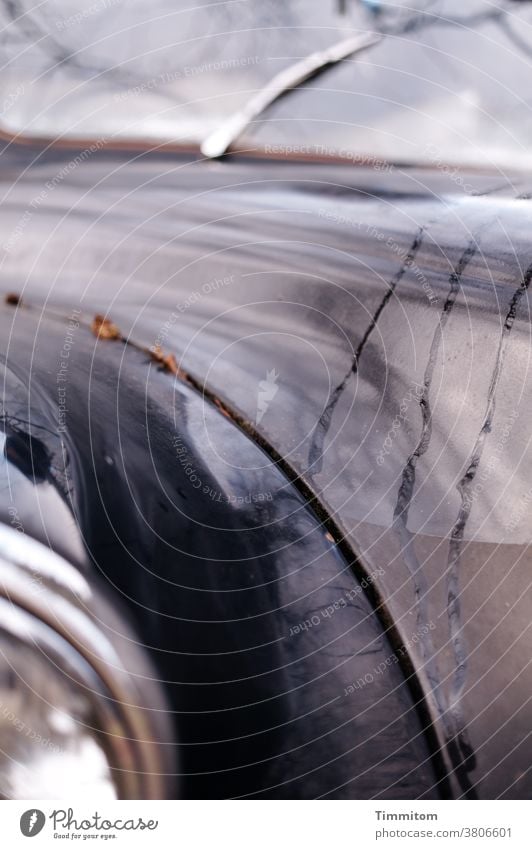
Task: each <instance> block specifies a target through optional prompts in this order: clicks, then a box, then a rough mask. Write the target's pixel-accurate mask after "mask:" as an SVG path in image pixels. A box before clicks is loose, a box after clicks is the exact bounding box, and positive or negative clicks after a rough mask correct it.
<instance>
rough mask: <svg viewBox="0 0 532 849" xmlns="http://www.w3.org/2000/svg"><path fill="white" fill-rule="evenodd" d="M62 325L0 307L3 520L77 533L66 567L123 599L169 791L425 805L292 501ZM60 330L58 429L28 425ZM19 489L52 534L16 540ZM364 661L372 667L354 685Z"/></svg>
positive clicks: (126, 350)
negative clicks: (82, 554)
mask: <svg viewBox="0 0 532 849" xmlns="http://www.w3.org/2000/svg"><path fill="white" fill-rule="evenodd" d="M69 328H71V322H69V320H68V317H67V318H66V319H61V318H58V317H56V318H50V317H43V316H41V315H40V314H39V310H35V309H30V308H26V307H20V308H18V309H17V311H16V313H15V312H14V311H13V309H12V308H11V307H4V308H3V309H2V313H1V315H0V335H1V338H2V339H3V340H8V339H9V338H11V341H10V342H9V344H8V348H9V350H8V352H7V356H6V359H7V365H6V367H5V377H4V422H5V425H4V426H5V427H6V429H7V427H8V424H7V422H9V428H10V429H11V430H10V433H11V434H16V439H17V447H18V451H17V454H16V457H15V456H14V455H13V452H12V451H7V450H6V451H4V455H3V456H4V464H3V474H4V476H5V478H6V480H11V479H14V481H16V482H17V486H13V487H12V488H11V493H10V494H9V487H6V488H5V489H4V490H3V493H2V498H1V500H0V509H1V510H2V513H3V516H2V518H3V519H4V521H6V522H9V521H10V520H12V517H13V516H14V515H15V516H17V520H18V518H19V517H20V522H21V527H22V530H27V531H28V533H31V534H33V535H35V536H38V537H40V538H41V539H43V541H46V542H47V543H48V544H49V545H51V546H52V547H54V548H56V547H58V548H64V543H63V537H64V534H63V530H62V528H64V530H65V531H66V536H67V538H69V540H70V543H69V544H70V545H72V540H71V539H70V536H71V532H70V529H71V528H72V527H77V528H78V535H79V540H78V541H79V542H81V541H83V543H84V545H85V546H86V549H87V556H86V558H81V559H80V562H79V568H80V569H82V570H83V571H84V573H85V574H86V575H87V576H88V577H89V579H90V575H91V574H93V572H94V574H96V575H98V577H100V576H101V577H103V579H104V580H105V582H107V584H108V589H109V595H110V598H111V599H112V597H113V594H114V593H117V599H119V600H120V604H121V606H122V607H123V606H124V604H125V605H126V606H127V607H129V610H130V615H131V618H132V620H133V622H134V623H135V624H136V632H137V634H138V640H139V642H140V643H141V644H144V645H146V646H147V648H148V650H149V651H150V653H151V655H152V658H153V660H154V661H155V663H156V666H157V668H158V670H159V674H160V678H161V680H162V681H163V682H164V684H165V687H166V689H167V692H168V695H169V698H170V700H171V704H172V709H173V716H174V721H175V727H176V736H177V737H178V740H179V742H180V744H181V745H180V760H181V762H182V765H183V766H182V777H181V780H180V782H179V783H180V785H181V786H182V789H183V793H184V794H185V795H186V796H188V797H190V796H192V797H207V798H217V797H227V796H231V797H232V796H273V797H275V798H286V797H288V798H314V797H316V796H331V797H333V798H352V797H354V796H355V797H366V796H372V797H373V796H379V797H383V798H386V797H388V798H390V797H394V798H395V797H401V798H412V797H418V796H424V797H425V798H431V797H435V796H439V795H440V790H439V788H438V786H437V784H436V777H435V772H434V770H433V768H432V766H431V761H430V753H429V749H428V747H427V744H426V741H425V736H424V734H423V731H422V728H421V725H420V722H419V716H418V713H417V712H416V709H415V707H414V705H413V702H412V698H411V694H410V692H409V688H408V686H407V684H406V682H405V680H404V677H403V674H402V672H401V670H400V668H399V666H398V665H397V662H396V661H395V659H394V655H393V651H392V647H391V646H390V643H389V641H388V639H387V638H386V635H385V634H384V632H383V630H382V628H381V627H380V625H379V621H378V618H377V617H376V616H375V615H374V613H373V612H372V610H371V606H370V604H369V602H368V600H367V598H366V596H365V593H364V588H363V587H361V586H360V584H359V583H358V582H357V580H356V579H355V577H354V575H353V572H352V570H351V569H350V566H349V564H348V563H346V561H345V559H344V558H343V557H342V555H341V554H340V552H339V551H338V550H337V547H336V546H335V544H334V543H333V542H332V539H331V538H330V537H329V535H328V534H327V533H326V530H325V529H324V527H323V526H322V525H321V524H320V522H319V521H318V520H317V519H316V517H315V516H314V515H313V513H312V511H311V510H309V509H308V507H307V506H306V505H305V503H304V501H303V499H302V498H301V496H300V495H299V494H298V492H297V490H295V489H294V487H293V486H292V485H291V484H290V483H289V482H288V481H287V480H286V478H285V477H284V476H283V474H282V473H281V472H280V471H279V470H278V469H277V468H276V466H275V464H272V463H271V461H270V460H269V458H268V457H267V456H266V455H265V454H264V453H263V452H262V451H261V450H260V449H259V448H258V447H257V446H256V445H254V443H253V442H252V441H251V440H250V439H248V437H247V436H245V435H244V434H242V433H241V431H240V430H239V429H238V428H237V427H236V426H235V424H233V423H232V422H231V421H228V420H227V419H226V418H225V417H224V416H222V415H221V414H220V412H219V411H218V410H216V409H215V408H214V406H212V405H211V404H210V403H208V402H204V401H203V400H202V399H201V397H200V396H199V395H198V393H197V392H195V391H194V390H192V389H190V388H188V387H187V386H184V385H182V384H181V382H177V383H175V381H174V378H173V377H172V375H169V374H167V373H164V372H161V371H159V370H158V369H157V367H156V366H155V365H154V364H153V363H150V359H149V357H148V356H146V355H145V354H143V353H142V352H139V351H137V350H134V349H133V348H131V347H129V346H124V345H123V344H122V343H121V342H118V341H115V342H112V341H104V340H98V341H97V340H96V339H95V338H94V337H93V336H92V334H91V333H90V331H89V330H88V329H87V328H86V327H84V326H83V325H80V326H79V327H77V328H76V329H75V331H71V330H69ZM69 333H71V334H72V343H71V347H70V349H69V350H70V354H69V358H68V360H69V363H68V384H67V389H66V398H67V404H66V405H67V406H68V412H67V417H66V421H67V425H66V428H65V429H64V430H62V431H61V432H60V434H59V435H57V433H54V424H53V420H52V419H53V415H52V417H51V419H50V420H48V422H47V424H44V423H43V422H44V419H45V416H46V411H48V412H50V411H51V410H52V409H53V405H54V403H55V401H56V394H57V373H58V363H59V364H60V362H61V354H60V352H61V351H62V349H63V346H64V339H65V336H66V335H68V334H69ZM14 369H15V370H16V372H17V374H16V377H14V375H13V370H14ZM22 387H24V391H23V390H22ZM23 395H24V402H23V400H22V398H23ZM43 411H45V412H44V413H43ZM30 423H31V424H30ZM55 431H57V426H56V427H55ZM9 438H11V439H13V436H10V437H9ZM217 449H219V450H217ZM35 458H42V462H41V464H40V466H39V468H38V469H37V467H36V462H35ZM191 469H192V470H193V471H192V472H191V471H190V470H191ZM20 475H23V476H24V480H25V484H24V485H23V486H22V485H21V482H20V479H19V476H20ZM49 490H52V491H53V492H54V495H55V499H56V504H55V506H54V504H52V503H51V501H50V494H49ZM28 497H30V498H31V504H32V506H33V510H34V511H36V512H39V513H43V514H45V515H46V516H47V515H48V514H49V513H51V514H52V515H53V516H55V522H54V523H53V524H50V523H46V525H45V524H43V525H42V527H38V526H37V525H33V526H32V527H31V530H30V529H29V528H26V527H25V526H24V524H23V522H24V521H25V517H26V513H25V512H24V510H25V507H26V505H27V504H28ZM72 516H73V517H75V522H73V521H72ZM66 517H68V519H67V518H66ZM342 600H343V603H340V602H341V601H342ZM335 604H336V607H335ZM329 608H330V609H329ZM322 611H323V612H322ZM102 624H103V625H104V626H106V625H109V623H102ZM112 625H114V623H111V626H112ZM379 665H381V666H382V668H383V669H385V670H386V673H387V674H386V675H384V674H380V675H377V676H374V680H371V681H369V683H368V684H366V685H365V686H364V688H363V689H360V688H359V687H357V688H355V687H354V686H353V685H354V684H355V682H356V681H357V680H360V679H361V678H363V676H365V675H368V674H371V671H372V670H373V669H374V668H376V667H377V666H379ZM372 678H373V676H372ZM166 745H167V744H166Z"/></svg>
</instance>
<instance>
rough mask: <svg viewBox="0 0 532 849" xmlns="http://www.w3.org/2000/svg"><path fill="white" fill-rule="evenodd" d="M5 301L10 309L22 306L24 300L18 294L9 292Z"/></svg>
mask: <svg viewBox="0 0 532 849" xmlns="http://www.w3.org/2000/svg"><path fill="white" fill-rule="evenodd" d="M4 300H5V302H6V304H9V306H10V307H18V306H22V298H21V297H20V295H17V293H16V292H8V293H7V295H6V296H5V298H4Z"/></svg>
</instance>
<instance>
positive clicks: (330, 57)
mask: <svg viewBox="0 0 532 849" xmlns="http://www.w3.org/2000/svg"><path fill="white" fill-rule="evenodd" d="M381 39H382V35H380V34H376V33H371V34H368V33H364V34H363V35H355V36H352V37H351V38H346V39H344V40H343V41H339V42H337V43H336V44H333V45H332V46H331V47H328V48H327V49H326V50H319V51H317V52H316V53H311V54H310V56H307V57H306V58H305V59H300V60H299V61H298V62H296V63H295V64H294V65H290V67H289V68H285V69H284V70H283V71H280V72H279V73H278V74H276V75H275V77H274V78H273V79H272V80H270V82H269V83H266V85H265V86H264V88H262V89H260V91H258V92H257V94H254V95H253V97H252V98H251V99H250V100H248V102H247V103H246V104H245V106H243V107H242V109H239V110H238V112H235V114H234V115H232V116H231V117H230V118H228V119H227V121H224V122H223V123H222V124H221V126H220V127H218V129H216V130H214V132H213V133H210V135H208V136H207V138H206V139H205V140H204V141H203V143H202V145H201V152H202V154H203V155H204V156H205V157H207V158H208V159H215V158H216V157H218V156H223V155H224V153H227V151H228V150H229V148H230V147H231V145H232V144H234V143H235V141H236V140H237V139H238V137H239V136H240V135H241V134H242V133H243V132H244V130H245V129H246V127H248V126H249V124H250V123H251V122H252V121H253V120H254V119H255V118H257V117H258V116H259V115H260V114H261V113H262V112H264V110H265V109H267V108H268V106H270V105H271V104H272V103H273V102H274V101H275V100H278V98H280V97H282V95H283V94H286V93H287V92H288V91H290V90H291V89H293V88H296V86H298V85H300V84H301V83H303V82H305V81H306V80H309V79H311V78H312V77H315V76H317V75H318V74H321V73H322V72H323V71H324V70H326V69H327V68H329V67H330V66H331V65H334V64H336V63H337V62H340V61H341V60H342V59H347V57H348V56H352V55H353V54H354V53H361V52H362V51H363V50H366V49H367V48H368V47H372V46H373V45H374V44H377V43H378V42H379V41H381Z"/></svg>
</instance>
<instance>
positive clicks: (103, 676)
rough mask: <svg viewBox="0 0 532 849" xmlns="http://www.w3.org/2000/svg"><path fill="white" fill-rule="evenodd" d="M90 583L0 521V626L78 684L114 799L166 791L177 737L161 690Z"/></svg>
mask: <svg viewBox="0 0 532 849" xmlns="http://www.w3.org/2000/svg"><path fill="white" fill-rule="evenodd" d="M96 584H97V580H96V578H94V579H93V578H91V579H90V580H88V579H87V578H86V577H85V576H84V575H82V574H81V572H80V571H79V570H78V569H76V568H75V567H74V566H72V565H71V564H70V563H68V562H67V561H66V560H65V559H64V558H62V557H61V556H60V555H57V554H56V553H55V552H54V551H52V550H51V549H49V548H47V547H46V546H44V545H43V544H42V543H40V542H38V541H36V540H34V539H32V538H30V537H27V536H25V535H22V534H21V533H20V532H18V531H16V530H14V529H13V528H10V527H8V526H7V525H3V524H0V611H1V612H0V623H1V624H0V633H1V632H3V633H4V634H5V635H6V637H7V638H8V639H10V640H12V641H19V643H20V642H22V644H24V645H26V646H31V647H32V648H33V650H34V651H35V652H37V653H38V654H39V655H40V657H41V659H44V660H45V662H46V663H48V664H49V663H52V664H53V665H55V668H56V669H57V670H59V671H60V673H61V675H65V674H66V675H67V676H68V678H69V680H70V681H71V682H72V684H73V685H74V686H75V687H78V688H80V690H81V691H83V693H84V695H85V697H86V698H87V699H88V701H89V702H90V704H91V706H92V707H93V709H94V715H95V716H96V717H97V718H98V727H97V729H91V730H92V731H93V732H95V733H98V735H99V738H100V740H101V744H102V748H103V750H104V752H105V755H106V758H107V761H108V764H109V769H110V772H111V775H112V780H113V785H114V786H115V788H116V791H117V796H118V798H122V799H164V798H172V797H173V796H174V795H175V787H174V781H175V774H176V772H177V770H176V765H175V741H174V739H173V734H172V726H171V723H170V717H169V708H168V705H167V703H166V700H165V696H164V692H163V690H162V688H161V686H160V685H159V682H158V680H157V677H156V674H155V673H154V671H153V668H152V666H151V664H150V661H149V659H148V657H147V652H146V651H145V650H144V648H143V647H142V646H140V645H139V644H138V642H137V641H136V639H135V635H134V632H133V631H132V630H131V628H129V626H128V625H127V624H126V622H125V621H124V617H123V616H121V615H120V614H119V613H118V612H117V610H116V606H115V604H111V602H110V600H109V599H108V598H106V595H105V593H103V592H102V591H101V590H100V589H99V588H96ZM4 662H6V661H4Z"/></svg>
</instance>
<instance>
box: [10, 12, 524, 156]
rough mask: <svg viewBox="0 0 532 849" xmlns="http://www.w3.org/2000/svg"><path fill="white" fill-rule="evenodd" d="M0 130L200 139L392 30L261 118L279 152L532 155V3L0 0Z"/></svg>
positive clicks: (258, 142)
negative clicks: (307, 68) (324, 58)
mask: <svg viewBox="0 0 532 849" xmlns="http://www.w3.org/2000/svg"><path fill="white" fill-rule="evenodd" d="M0 24H1V36H2V38H1V41H0V51H1V55H2V76H1V82H0V86H1V92H0V111H1V127H2V128H3V129H4V130H6V131H7V132H9V133H15V134H23V135H24V136H39V137H42V136H44V137H50V138H53V139H57V138H59V139H65V138H69V137H70V138H72V137H75V138H80V137H83V138H87V137H90V138H98V139H101V140H102V141H117V140H125V139H133V140H138V139H146V140H148V141H149V142H160V141H162V142H172V143H179V144H186V143H191V142H192V143H195V144H200V143H201V142H202V141H203V140H204V139H205V138H206V137H207V136H208V135H209V134H211V133H212V132H213V131H214V130H216V129H217V128H218V127H219V126H220V124H221V123H222V122H224V121H227V120H228V119H230V118H231V116H232V115H233V114H234V113H235V112H238V110H241V109H242V108H243V107H244V106H245V105H246V103H247V102H248V101H249V100H250V99H251V98H252V97H253V96H254V95H256V93H257V92H258V91H259V90H260V89H261V88H262V87H264V86H266V85H267V84H268V82H269V81H270V80H272V78H274V77H275V75H277V74H279V72H280V71H282V70H284V69H287V68H289V67H290V66H291V65H293V64H294V63H296V62H298V61H299V60H301V59H302V58H303V57H305V56H307V55H308V54H310V53H312V52H315V51H317V50H324V49H326V48H328V47H330V46H331V45H333V44H335V43H336V42H338V41H339V40H341V39H345V38H349V37H352V36H355V35H358V34H362V33H375V32H377V33H381V34H382V35H383V37H382V38H381V39H380V40H378V41H377V40H376V43H375V44H374V45H373V46H372V47H370V48H369V49H368V50H365V51H364V52H363V53H361V54H360V55H353V56H351V57H350V58H347V59H345V60H343V61H342V62H340V63H339V64H337V65H333V66H331V67H329V68H328V70H327V71H326V72H325V73H323V74H322V75H320V76H319V78H317V79H311V80H308V81H306V82H303V83H301V85H300V86H298V87H297V88H295V89H292V90H290V91H289V92H288V93H287V94H286V95H285V96H284V97H282V98H280V99H279V100H278V101H276V102H275V103H273V104H272V105H271V106H269V107H268V108H267V109H265V110H264V112H263V113H261V114H260V115H258V116H256V117H255V118H254V119H253V120H252V121H251V122H250V123H249V125H248V126H247V127H246V128H245V129H244V130H243V132H242V133H241V135H240V137H239V138H238V143H237V147H240V148H243V149H246V150H250V149H251V150H257V151H259V152H260V151H262V152H266V153H268V154H270V155H273V154H276V155H280V156H282V155H287V154H301V155H305V156H322V157H327V156H331V157H335V158H337V157H340V158H341V159H345V160H346V161H352V162H357V161H359V160H363V159H364V158H367V157H372V158H377V159H382V160H386V161H395V162H397V161H401V162H418V163H432V164H438V163H439V162H453V161H455V162H459V163H466V164H471V165H475V166H482V167H493V166H495V167H500V166H502V165H504V166H509V165H513V166H516V167H525V168H528V167H529V166H530V164H531V162H532V145H531V137H532V110H531V109H530V100H531V97H532V95H531V94H530V79H531V77H532V26H531V24H532V3H530V2H517V0H498V2H496V1H495V0H467V2H463V0H404V2H403V0H401V2H394V3H385V2H379V0H290V2H289V3H288V2H285V1H284V0H227V2H210V3H205V2H199V0H183V2H174V0H150V2H149V3H145V2H140V0H85V2H80V0H45V2H41V3H35V2H34V0H4V2H3V5H2V7H1V11H0Z"/></svg>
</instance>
